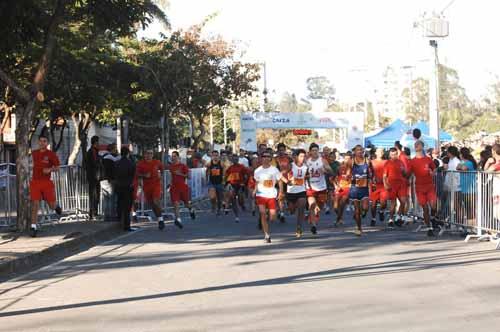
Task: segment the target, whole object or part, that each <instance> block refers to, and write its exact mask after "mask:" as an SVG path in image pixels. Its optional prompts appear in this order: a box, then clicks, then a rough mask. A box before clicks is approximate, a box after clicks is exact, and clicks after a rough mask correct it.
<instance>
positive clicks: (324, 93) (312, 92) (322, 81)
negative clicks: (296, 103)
mask: <svg viewBox="0 0 500 332" xmlns="http://www.w3.org/2000/svg"><path fill="white" fill-rule="evenodd" d="M306 83H307V90H308V91H309V96H308V98H310V99H326V100H328V101H329V102H332V101H333V100H334V99H335V88H334V87H333V85H332V84H331V83H330V80H328V78H326V76H316V77H309V78H308V79H307V81H306Z"/></svg>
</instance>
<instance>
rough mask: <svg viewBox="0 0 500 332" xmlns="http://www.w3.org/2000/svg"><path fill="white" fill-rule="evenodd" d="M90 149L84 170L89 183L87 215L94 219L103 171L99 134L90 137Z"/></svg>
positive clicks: (97, 209)
mask: <svg viewBox="0 0 500 332" xmlns="http://www.w3.org/2000/svg"><path fill="white" fill-rule="evenodd" d="M90 144H91V146H90V149H89V150H88V151H87V154H86V156H85V170H86V173H87V182H88V185H89V216H90V219H91V220H92V219H95V217H96V216H97V212H98V211H99V200H100V192H101V185H100V182H99V180H100V177H101V173H103V166H102V162H101V157H100V156H99V136H92V138H91V139H90Z"/></svg>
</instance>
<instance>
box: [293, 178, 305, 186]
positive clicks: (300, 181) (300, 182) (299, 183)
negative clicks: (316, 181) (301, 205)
mask: <svg viewBox="0 0 500 332" xmlns="http://www.w3.org/2000/svg"><path fill="white" fill-rule="evenodd" d="M293 185H294V186H303V185H304V179H294V180H293Z"/></svg>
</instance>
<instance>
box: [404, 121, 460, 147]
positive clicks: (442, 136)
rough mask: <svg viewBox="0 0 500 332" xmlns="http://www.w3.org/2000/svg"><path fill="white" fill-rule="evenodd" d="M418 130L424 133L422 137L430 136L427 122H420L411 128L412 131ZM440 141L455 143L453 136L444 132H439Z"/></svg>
mask: <svg viewBox="0 0 500 332" xmlns="http://www.w3.org/2000/svg"><path fill="white" fill-rule="evenodd" d="M414 128H418V129H420V131H421V132H422V135H427V136H429V135H430V129H429V125H428V124H427V123H426V122H425V121H419V122H417V123H415V125H413V126H411V129H414ZM439 140H440V141H441V142H451V141H453V136H451V135H450V134H449V133H447V132H446V131H444V130H442V129H441V130H440V131H439Z"/></svg>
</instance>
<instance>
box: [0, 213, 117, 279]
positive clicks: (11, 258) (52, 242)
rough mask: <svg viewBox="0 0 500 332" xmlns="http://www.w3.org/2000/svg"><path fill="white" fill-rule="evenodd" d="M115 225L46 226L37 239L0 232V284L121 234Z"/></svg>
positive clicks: (80, 222) (106, 223) (89, 223)
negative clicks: (16, 275) (14, 276)
mask: <svg viewBox="0 0 500 332" xmlns="http://www.w3.org/2000/svg"><path fill="white" fill-rule="evenodd" d="M120 233H121V230H120V227H119V224H118V223H116V222H89V221H78V222H63V223H60V224H55V225H45V226H43V227H42V229H41V230H40V231H39V232H38V236H37V237H36V238H31V237H29V236H27V235H24V234H23V235H19V234H16V233H0V281H3V280H5V279H7V278H9V277H12V276H13V275H15V274H19V273H22V272H28V271H30V270H33V269H35V268H37V267H40V266H42V265H45V264H48V263H50V262H52V261H55V260H57V259H61V258H64V257H67V256H70V255H73V254H75V253H77V252H79V251H82V250H84V249H86V248H89V247H91V246H93V245H95V244H96V243H99V242H101V241H104V240H106V239H109V238H112V237H113V236H115V235H117V234H120Z"/></svg>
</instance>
